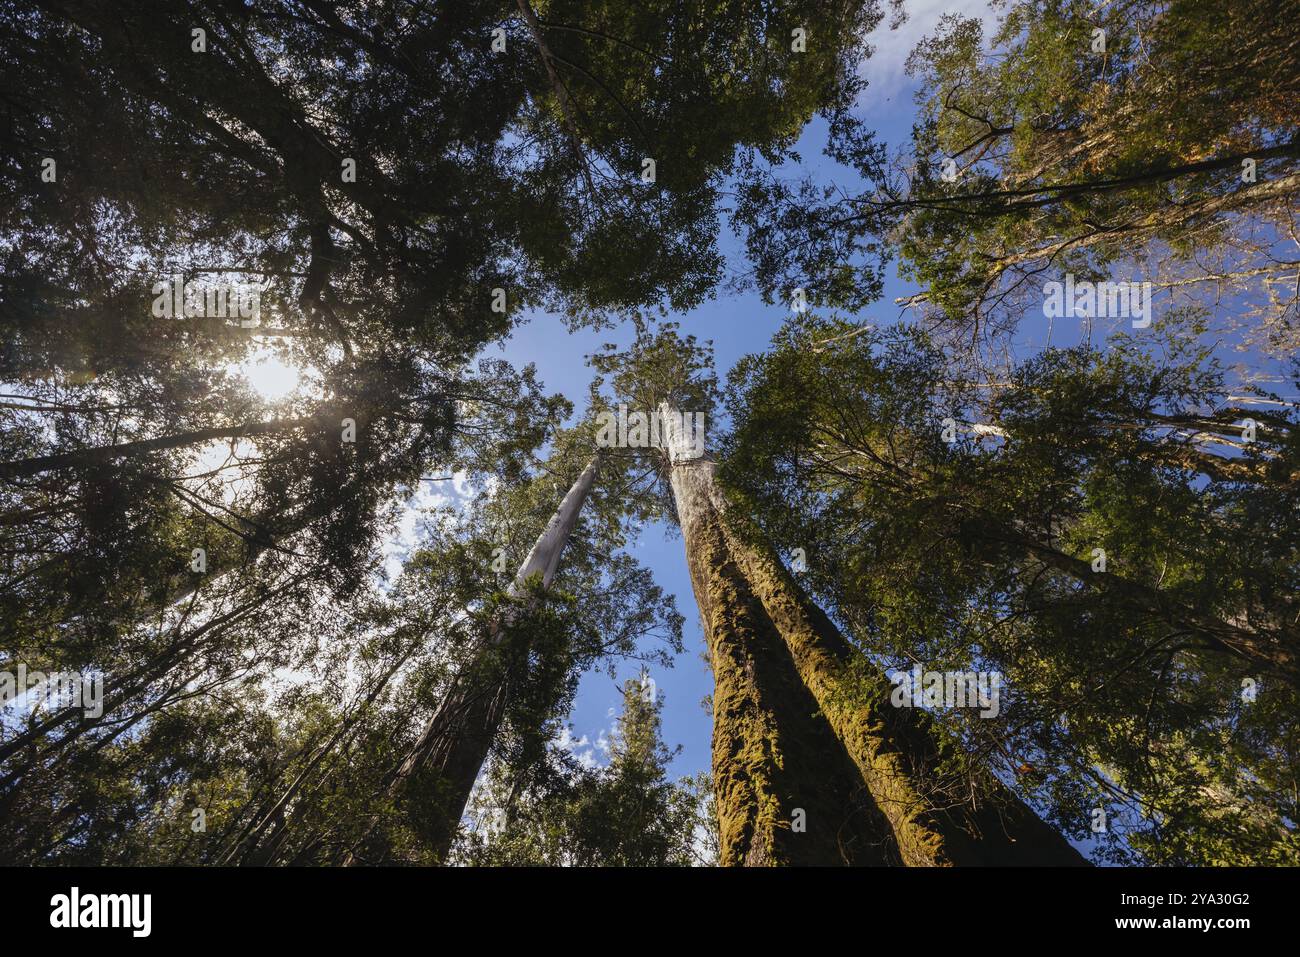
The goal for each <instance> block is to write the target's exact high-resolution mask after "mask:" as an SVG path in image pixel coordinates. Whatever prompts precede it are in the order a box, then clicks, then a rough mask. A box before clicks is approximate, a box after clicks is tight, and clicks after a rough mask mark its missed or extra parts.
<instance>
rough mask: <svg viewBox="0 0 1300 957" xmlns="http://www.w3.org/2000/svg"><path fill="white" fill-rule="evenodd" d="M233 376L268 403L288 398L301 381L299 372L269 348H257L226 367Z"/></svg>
mask: <svg viewBox="0 0 1300 957" xmlns="http://www.w3.org/2000/svg"><path fill="white" fill-rule="evenodd" d="M228 368H229V370H230V372H231V373H233V374H234V375H240V376H243V377H244V378H245V379H247V380H248V384H249V385H250V386H252V388H253V390H254V391H255V392H256V393H257V394H258V395H260V396H261V397H262V398H263V399H266V400H267V401H268V402H278V401H280V400H281V399H285V398H288V397H289V396H290V395H292V394H293V393H294V392H295V391H296V390H297V388H298V385H299V383H300V382H301V381H302V372H301V370H300V369H299V368H298V367H297V366H294V365H290V364H289V363H287V362H285V361H284V358H283V357H282V355H281V354H280V353H279V352H278V351H276V350H275V349H273V348H271V347H269V346H258V347H256V348H255V349H253V350H252V351H251V352H250V353H249V354H248V356H247V357H246V358H244V359H243V360H241V361H240V362H234V363H231V365H230V366H229V367H228Z"/></svg>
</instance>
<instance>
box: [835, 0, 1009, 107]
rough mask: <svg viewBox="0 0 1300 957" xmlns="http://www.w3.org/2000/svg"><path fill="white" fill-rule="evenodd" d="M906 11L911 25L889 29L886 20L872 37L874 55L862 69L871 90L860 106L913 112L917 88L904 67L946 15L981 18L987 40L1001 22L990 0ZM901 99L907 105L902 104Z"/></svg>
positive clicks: (935, 2) (928, 4)
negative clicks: (886, 106)
mask: <svg viewBox="0 0 1300 957" xmlns="http://www.w3.org/2000/svg"><path fill="white" fill-rule="evenodd" d="M906 8H907V22H905V23H904V24H903V25H902V26H900V27H899V28H898V29H897V30H891V29H890V28H889V18H888V17H886V18H885V20H884V21H883V22H882V23H881V24H880V26H879V27H877V28H876V29H875V30H874V31H872V33H871V35H870V36H869V37H868V39H869V40H870V41H871V45H872V47H873V48H874V52H873V53H872V54H871V56H870V57H869V58H868V59H867V60H866V62H865V63H864V64H863V66H862V75H863V76H864V77H866V79H867V82H868V84H869V86H868V87H867V91H866V93H864V94H863V96H862V99H861V100H860V101H859V103H858V105H859V106H860V107H865V108H870V107H877V108H879V107H881V106H882V105H884V104H885V103H886V102H889V104H890V106H892V107H894V108H896V109H907V110H909V112H910V107H911V96H912V92H913V90H914V89H915V87H914V84H913V82H912V80H911V79H910V78H909V77H908V76H907V75H906V74H905V73H904V72H903V67H904V64H906V62H907V57H908V55H909V54H910V53H911V52H912V50H913V49H915V48H916V45H917V44H918V43H920V42H921V40H923V39H924V38H925V37H926V36H928V35H929V34H931V33H933V32H934V29H935V27H937V26H938V25H939V20H940V19H941V18H942V17H943V15H944V14H946V13H953V14H957V15H959V16H962V17H978V18H979V19H980V20H981V21H982V22H983V24H984V28H985V35H986V36H987V35H988V34H989V33H990V32H991V28H992V27H993V25H994V24H995V23H996V22H997V15H996V13H995V12H994V11H993V10H992V8H991V7H990V4H989V3H988V0H914V2H909V3H907V4H906ZM900 98H902V99H903V100H905V101H906V102H904V103H901V104H900V103H899V102H898V101H899V99H900Z"/></svg>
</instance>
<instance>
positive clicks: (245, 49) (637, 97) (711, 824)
mask: <svg viewBox="0 0 1300 957" xmlns="http://www.w3.org/2000/svg"><path fill="white" fill-rule="evenodd" d="M911 12H912V11H910V10H909V4H908V3H907V2H906V0H903V2H892V3H890V4H883V3H880V2H877V0H772V2H759V0H685V2H681V0H673V2H667V0H637V2H627V0H482V2H480V0H472V2H454V3H441V2H434V3H415V2H410V0H378V2H352V0H292V2H291V0H136V2H129V3H123V4H116V5H105V4H101V3H95V2H77V0H69V2H64V0H36V2H0V89H3V91H4V93H3V105H2V107H0V108H2V109H3V122H0V159H2V160H3V162H0V186H2V187H3V191H2V192H0V196H3V199H2V200H0V257H2V259H3V263H2V266H0V848H2V850H0V859H2V862H3V863H19V864H194V865H258V866H265V865H302V864H309V865H337V866H363V865H375V864H408V865H441V864H448V865H461V866H501V865H527V866H538V865H541V866H656V865H657V866H699V865H715V864H720V865H728V866H729V865H749V866H782V865H827V864H832V865H841V864H848V865H885V866H953V865H956V866H962V865H986V864H1017V865H1069V866H1076V865H1085V864H1088V863H1094V864H1113V863H1119V864H1131V865H1157V864H1158V865H1164V864H1196V865H1205V864H1214V865H1221V864H1265V865H1284V864H1290V865H1294V864H1297V863H1300V838H1298V837H1297V831H1296V823H1297V820H1298V819H1300V808H1298V807H1297V794H1300V778H1298V775H1300V725H1298V721H1300V710H1298V709H1297V696H1298V695H1300V604H1297V601H1298V596H1300V554H1298V551H1297V549H1298V547H1300V411H1298V410H1300V360H1298V359H1297V351H1298V350H1297V346H1300V332H1298V331H1297V330H1300V315H1297V299H1298V297H1300V250H1298V248H1297V242H1298V240H1297V227H1298V226H1300V223H1298V222H1297V218H1296V216H1297V203H1296V197H1297V193H1298V192H1300V140H1297V132H1298V130H1297V128H1298V126H1300V123H1298V120H1300V117H1298V116H1297V104H1300V44H1298V43H1297V40H1296V35H1295V30H1294V22H1295V15H1296V14H1297V13H1300V8H1297V7H1295V5H1294V4H1292V3H1278V2H1267V0H1244V2H1241V3H1233V4H1205V3H1199V2H1194V0H1174V2H1168V3H1147V2H1140V0H1124V2H1112V3H1107V4H1103V5H1100V6H1099V5H1096V4H1093V3H1090V2H1085V0H1032V2H1031V0H1003V2H997V3H994V4H993V5H992V7H991V9H990V11H989V13H988V16H987V17H985V18H984V19H983V20H981V19H979V18H971V17H964V16H960V15H956V14H948V15H943V16H941V17H939V18H937V19H936V20H935V21H934V22H932V23H927V24H926V25H925V27H926V28H925V30H924V32H923V33H917V34H916V35H917V36H918V37H919V38H920V41H919V43H917V44H916V46H915V48H914V49H913V50H911V52H910V56H909V57H908V58H907V72H908V75H909V77H910V89H911V91H912V92H914V94H915V97H914V105H913V106H911V107H903V106H898V105H894V106H891V107H889V109H891V110H895V111H896V112H898V113H901V114H902V115H903V119H904V122H903V123H902V124H899V123H898V122H897V116H892V115H885V114H883V113H882V112H881V111H882V109H883V108H882V107H881V106H880V105H879V104H878V103H877V104H876V106H875V107H873V108H867V107H866V106H864V104H866V103H868V102H874V101H871V100H869V99H868V98H866V97H865V96H864V93H865V92H866V89H867V79H866V77H867V66H866V65H867V64H869V63H870V62H871V59H870V58H871V57H872V55H873V52H874V51H873V44H876V45H878V44H879V43H881V42H890V38H891V37H893V36H894V34H892V33H891V32H890V29H891V28H893V29H898V28H900V27H903V26H904V25H905V24H907V23H908V19H907V18H908V16H909V13H911ZM909 110H910V112H909ZM900 130H901V131H902V132H901V134H900V133H899V131H900ZM810 151H811V152H810ZM730 298H735V299H738V300H739V301H741V302H743V303H745V304H746V305H745V308H746V309H749V308H750V307H751V306H752V309H753V311H754V314H755V315H756V316H758V315H764V316H767V317H769V318H771V317H776V322H777V324H778V325H779V328H777V329H776V331H775V335H773V336H772V337H771V339H770V341H769V339H768V336H767V335H766V333H765V332H762V333H761V334H760V333H756V332H754V329H759V330H762V329H763V328H764V327H762V326H761V325H755V326H754V327H753V328H748V327H747V328H741V329H736V328H734V327H732V328H729V329H728V335H729V337H730V338H731V342H730V344H731V345H735V344H736V343H739V344H740V346H741V348H739V349H738V350H732V351H734V352H736V354H743V357H742V358H740V359H739V361H737V362H735V363H734V365H732V366H731V367H730V368H727V367H726V366H725V365H724V363H723V362H722V361H721V360H720V359H719V356H718V354H717V352H718V350H717V349H716V345H717V343H715V342H714V341H712V340H711V339H710V338H709V337H708V336H706V335H703V334H702V332H701V329H702V328H703V327H704V326H706V325H707V323H706V322H705V321H704V317H707V315H708V310H710V309H711V308H714V307H715V306H716V304H717V303H719V302H723V301H728V300H729V299H730ZM764 303H766V305H764ZM540 322H549V323H550V324H551V325H550V326H548V327H547V328H548V329H553V330H554V331H553V334H552V333H548V340H547V354H545V355H535V356H528V357H527V359H528V360H534V361H524V362H516V361H514V356H510V357H508V358H507V357H503V353H502V349H503V347H504V345H505V344H508V343H509V341H510V339H511V336H512V335H515V334H517V333H519V332H520V330H522V329H525V328H527V327H528V325H529V324H530V323H533V324H536V323H540ZM595 334H598V335H599V336H601V337H604V339H607V340H609V341H601V342H600V343H599V345H597V346H596V347H593V348H591V349H590V350H589V353H590V354H588V355H586V357H585V359H586V371H585V372H583V373H582V375H583V376H585V378H583V379H582V380H581V381H573V378H572V375H571V374H568V373H564V372H557V377H558V379H559V380H560V381H559V385H558V386H557V382H556V381H555V380H554V379H552V377H551V376H550V374H549V373H548V371H547V370H548V369H557V370H559V369H562V368H563V364H562V363H561V362H560V361H559V360H560V359H561V358H563V357H565V356H566V355H568V354H570V353H574V352H575V351H586V350H585V348H584V349H583V350H579V349H578V347H577V346H576V345H575V343H577V342H579V341H581V342H584V343H585V342H589V341H592V340H591V339H590V336H591V335H595ZM582 337H586V338H582ZM268 377H269V378H270V379H273V380H275V387H274V388H271V387H268V386H267V381H266V380H267V378H268ZM611 423H618V425H619V427H618V428H612V427H611ZM629 423H630V425H631V427H630V428H629ZM663 530H667V532H668V533H669V534H670V535H671V536H672V540H673V542H675V543H679V544H675V545H674V558H673V561H674V562H675V563H676V565H678V566H680V571H674V570H670V569H668V568H667V567H666V565H665V562H664V560H663V559H662V556H661V555H660V554H659V553H657V552H656V553H653V555H654V557H653V558H647V557H646V556H647V554H648V553H647V552H645V551H638V549H640V548H641V547H642V545H643V544H644V543H645V541H646V538H647V536H649V535H653V534H659V533H660V532H661V531H663ZM683 559H684V561H683ZM674 575H677V576H679V577H680V580H681V581H683V582H685V581H687V580H689V583H690V584H689V591H687V590H686V589H685V586H684V585H683V587H682V588H680V589H675V588H674V587H673V586H672V585H671V584H670V582H671V581H674V580H676V579H674V578H673V576H674ZM679 605H680V606H681V607H679ZM697 624H698V628H697ZM697 634H698V636H699V640H698V641H696V635H697ZM688 649H691V650H699V651H702V652H703V656H704V658H705V660H706V661H707V666H708V668H709V670H710V674H711V682H712V693H711V694H710V696H709V698H708V699H707V700H706V702H705V705H706V709H707V711H708V716H706V715H705V714H704V713H703V712H699V711H698V710H695V711H694V713H695V715H696V717H695V721H696V723H697V724H699V726H700V727H701V728H705V729H706V730H705V731H702V732H701V735H704V734H711V741H712V758H711V761H710V764H709V767H708V768H707V769H705V768H703V767H694V768H691V769H689V770H690V771H691V772H692V773H689V774H686V775H683V774H682V773H681V770H682V769H681V768H680V766H678V765H677V763H676V761H677V758H678V755H679V754H680V751H681V749H680V747H679V746H678V743H677V742H675V741H673V740H672V739H671V738H670V737H669V736H668V734H667V732H666V730H665V729H666V726H667V725H666V716H667V715H670V714H673V713H681V712H682V711H683V710H685V709H695V707H696V705H695V702H694V701H690V700H684V698H683V696H680V695H677V694H676V693H675V692H672V693H665V692H664V691H661V690H659V689H658V687H657V686H656V684H655V681H654V678H653V677H652V674H656V673H659V674H662V673H663V669H666V668H669V667H671V666H672V665H673V663H674V662H675V661H678V660H680V659H681V658H682V656H683V655H684V654H685V653H686V652H687V650H688ZM629 668H631V669H633V670H632V671H629V670H628V669H629ZM593 675H601V676H604V680H605V681H606V683H607V684H608V683H609V682H613V683H614V685H613V686H614V687H615V688H616V693H617V702H618V704H617V713H613V712H611V715H610V718H611V720H612V722H613V723H612V725H611V731H610V734H609V737H608V739H607V740H604V741H602V746H603V749H604V750H603V752H602V754H601V756H600V757H599V758H598V759H594V760H593V759H592V758H591V756H590V754H580V753H579V752H578V751H577V750H575V749H574V748H573V747H570V746H568V742H570V741H571V740H572V737H571V731H572V728H571V721H572V718H573V715H574V713H575V708H576V706H577V702H578V700H579V698H580V696H581V694H582V690H581V689H582V688H583V687H584V685H583V682H584V678H589V677H590V676H593ZM710 722H711V724H710Z"/></svg>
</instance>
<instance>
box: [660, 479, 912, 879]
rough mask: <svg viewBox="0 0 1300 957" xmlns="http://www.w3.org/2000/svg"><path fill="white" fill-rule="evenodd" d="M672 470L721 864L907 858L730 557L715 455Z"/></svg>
mask: <svg viewBox="0 0 1300 957" xmlns="http://www.w3.org/2000/svg"><path fill="white" fill-rule="evenodd" d="M671 470H672V471H671V475H672V487H673V494H674V499H675V503H676V508H677V515H678V519H679V522H680V525H681V529H682V536H683V538H684V539H685V544H686V561H687V565H688V567H689V569H690V574H691V584H692V586H693V588H694V591H695V598H696V601H697V603H698V604H699V608H700V616H701V618H702V620H703V623H704V631H705V640H706V642H707V644H708V649H709V656H710V659H711V662H712V666H713V678H714V691H713V782H714V790H715V792H716V804H717V813H718V825H719V836H720V863H722V864H723V865H733V866H734V865H747V866H770V865H814V864H826V865H830V864H890V863H897V855H896V853H895V851H894V849H893V841H892V838H891V837H890V834H889V827H888V824H887V822H886V821H885V820H884V818H883V817H882V816H881V815H880V813H879V811H878V810H876V808H875V806H874V804H873V803H872V801H871V799H870V796H869V795H868V794H867V793H866V790H865V788H864V787H863V784H862V781H861V779H860V778H859V776H858V775H857V773H856V770H855V768H854V767H853V764H852V762H851V761H850V760H849V758H848V755H847V754H846V753H845V751H844V748H843V747H842V746H841V745H840V743H839V741H837V740H836V738H835V735H834V734H833V733H832V731H831V728H830V726H829V725H828V724H827V723H826V721H825V719H824V718H822V717H821V716H820V715H818V714H817V703H816V702H815V701H814V700H813V698H812V696H811V695H809V693H808V690H807V689H806V688H805V687H804V686H803V683H802V682H801V681H800V680H799V675H798V674H797V673H796V672H795V670H794V667H793V665H792V663H791V661H790V654H789V652H788V651H787V650H786V647H785V645H784V643H783V642H782V640H781V635H780V634H779V632H778V631H777V629H776V627H775V625H774V624H773V622H772V620H771V619H770V618H769V617H768V615H767V614H766V612H765V611H764V608H763V605H762V603H761V601H759V599H758V597H757V596H756V594H755V592H754V591H753V589H752V588H751V586H750V583H749V581H748V580H747V578H746V575H745V574H744V572H743V570H742V568H741V566H740V565H739V564H738V563H737V562H736V561H735V560H734V558H733V557H732V555H731V553H730V550H729V547H728V543H727V538H726V536H725V534H724V532H723V528H722V521H721V519H722V516H721V514H720V513H719V512H718V510H717V509H716V508H715V507H714V506H713V503H712V501H711V496H710V494H709V490H710V488H711V487H712V484H713V462H712V460H710V459H708V458H707V457H705V458H697V459H693V460H688V459H681V458H679V459H677V460H675V461H673V462H672V464H671Z"/></svg>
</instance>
